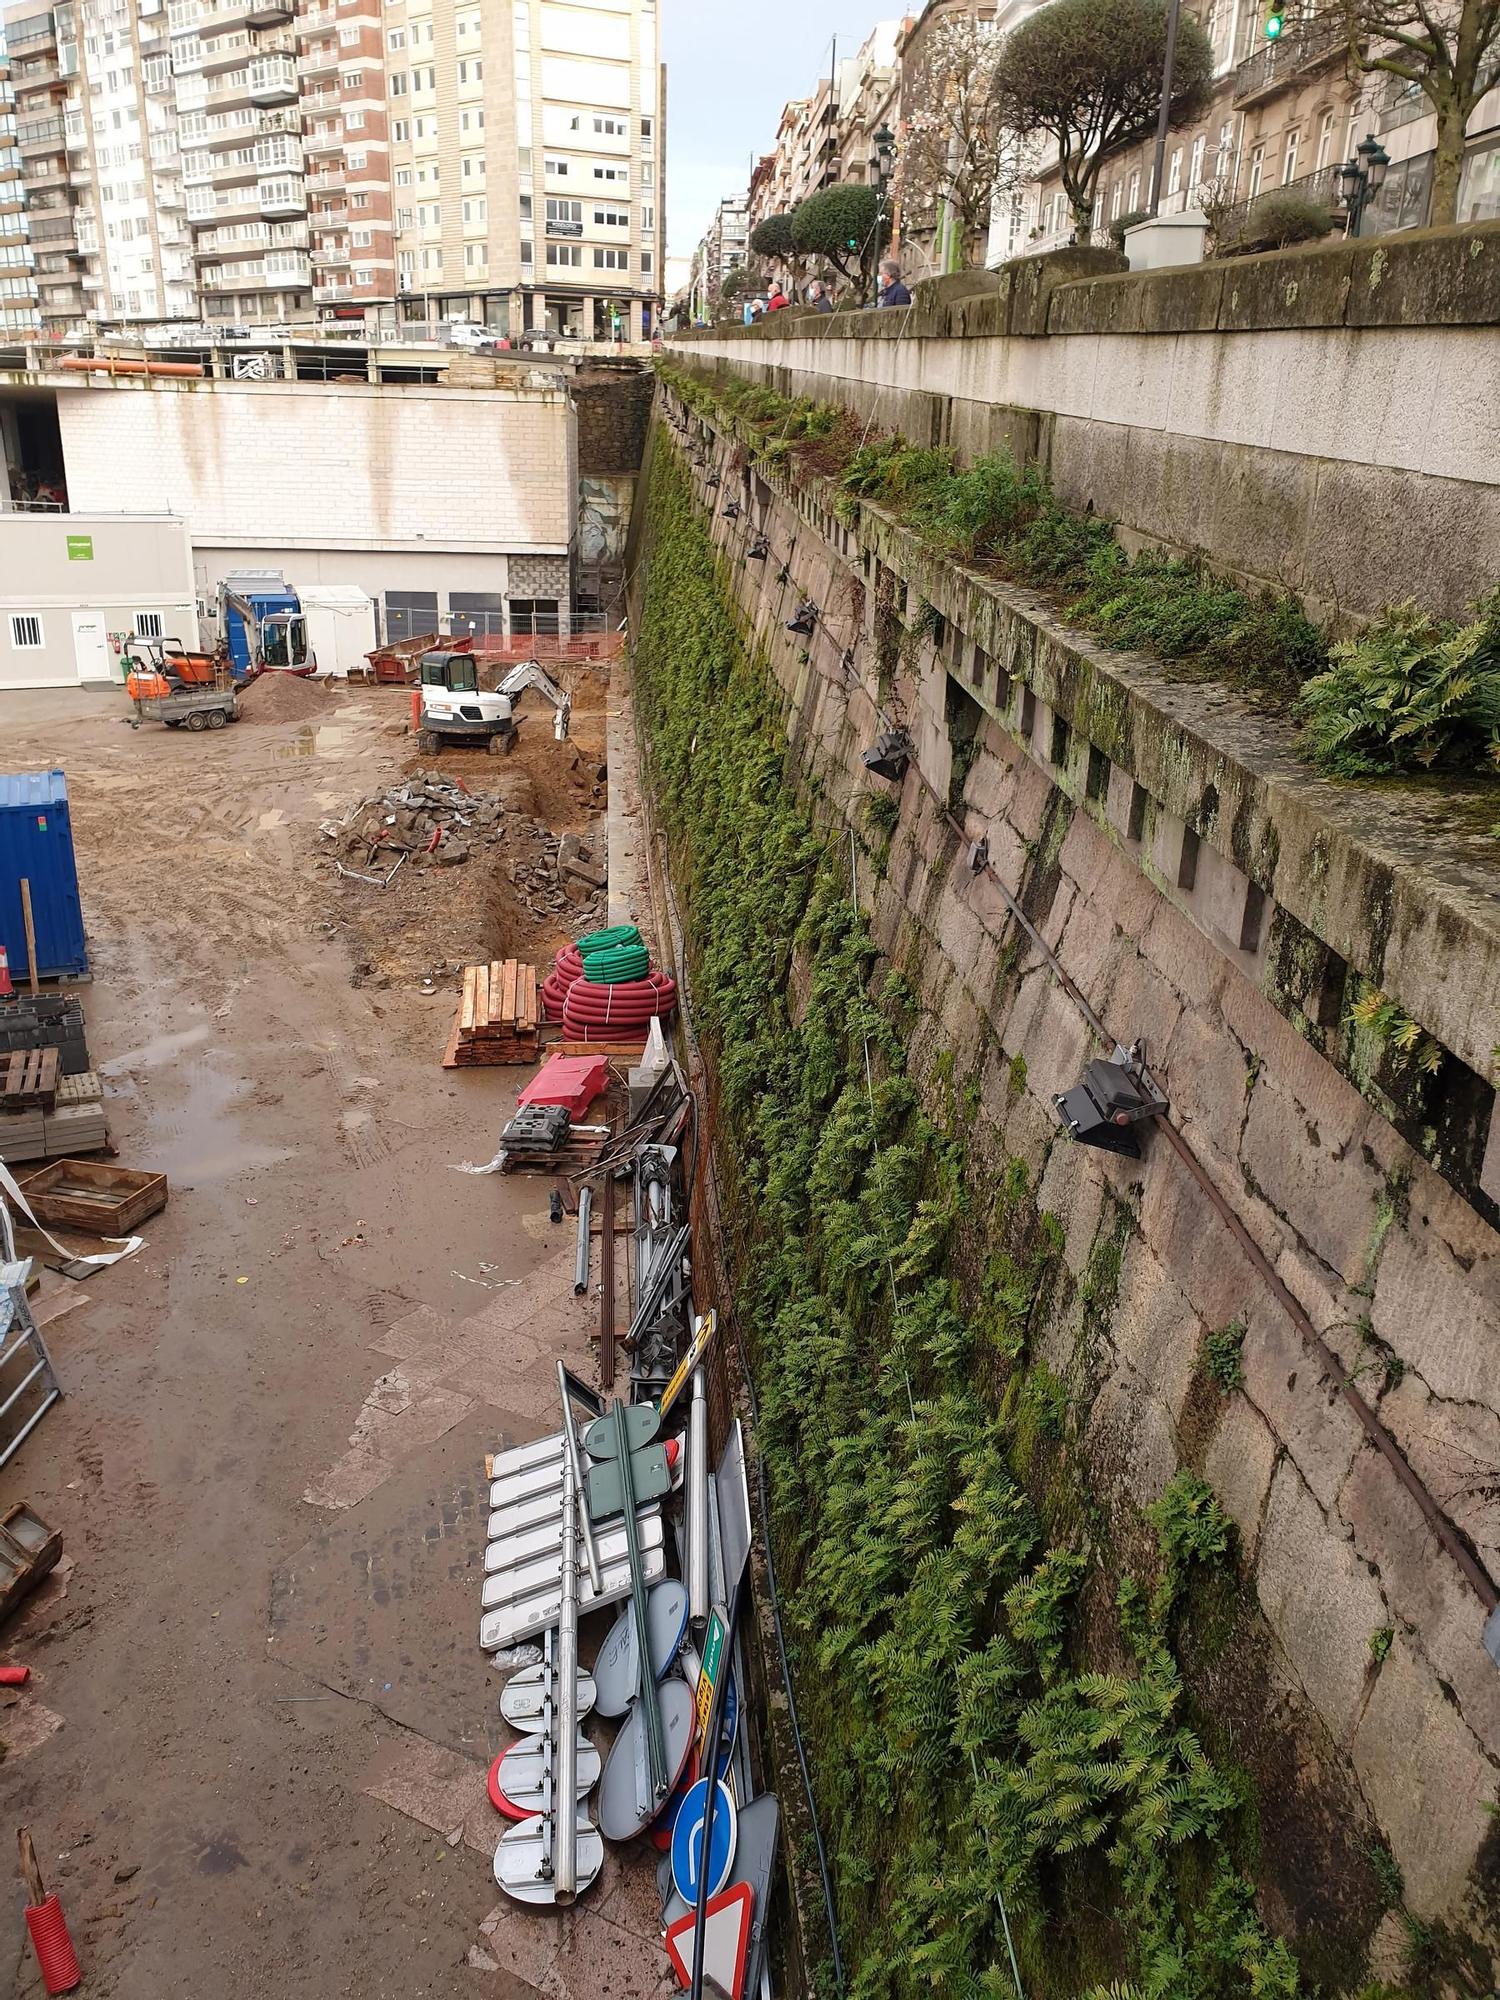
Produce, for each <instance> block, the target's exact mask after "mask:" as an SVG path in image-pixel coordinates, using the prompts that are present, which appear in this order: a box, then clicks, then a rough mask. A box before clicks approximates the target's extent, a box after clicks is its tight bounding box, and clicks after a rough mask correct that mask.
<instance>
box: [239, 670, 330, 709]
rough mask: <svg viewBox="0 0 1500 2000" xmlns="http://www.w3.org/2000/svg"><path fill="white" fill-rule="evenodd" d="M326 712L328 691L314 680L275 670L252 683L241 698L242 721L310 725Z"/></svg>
mask: <svg viewBox="0 0 1500 2000" xmlns="http://www.w3.org/2000/svg"><path fill="white" fill-rule="evenodd" d="M327 713H328V691H327V689H326V688H324V687H323V686H321V685H320V684H319V683H318V682H317V681H312V680H304V679H302V677H301V676H300V675H298V674H285V673H278V672H276V671H275V670H274V669H273V670H272V671H271V672H270V673H265V674H262V675H261V676H260V678H259V679H258V680H253V681H252V682H251V683H250V685H249V687H247V688H246V689H245V690H244V691H243V692H242V693H241V695H240V719H241V720H242V721H244V722H310V721H312V720H313V719H314V718H315V717H317V716H322V715H326V714H327Z"/></svg>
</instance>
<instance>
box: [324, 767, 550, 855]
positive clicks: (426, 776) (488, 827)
mask: <svg viewBox="0 0 1500 2000" xmlns="http://www.w3.org/2000/svg"><path fill="white" fill-rule="evenodd" d="M319 831H320V832H321V834H322V837H323V840H324V841H325V843H326V849H325V851H326V852H327V853H328V854H329V856H330V858H331V859H332V861H333V864H334V866H335V867H336V868H337V869H338V871H339V873H340V874H341V875H353V876H355V877H357V878H358V879H360V880H364V881H372V882H385V881H389V880H390V878H391V877H392V876H393V875H394V874H395V872H396V870H397V869H398V868H400V867H401V866H402V865H403V864H404V863H410V864H411V865H412V866H413V867H432V868H452V867H456V866H458V865H460V864H461V863H463V862H465V861H467V860H468V859H469V858H470V856H471V855H472V854H473V853H474V852H475V851H476V849H479V848H483V847H488V846H493V845H495V844H496V843H498V842H499V841H502V840H503V839H504V838H505V832H506V828H505V807H504V804H503V803H502V801H501V800H499V799H497V798H490V797H486V796H485V795H484V794H483V793H480V792H471V791H469V790H468V788H467V787H466V786H464V785H461V784H458V783H456V782H455V781H454V780H453V779H452V778H445V777H444V776H443V774H442V772H441V771H418V772H416V773H415V774H414V775H413V776H412V777H410V778H406V779H404V780H403V781H402V782H401V783H400V784H398V785H391V786H390V787H388V789H387V790H385V791H383V792H376V793H375V794H374V795H373V797H371V798H368V799H361V800H360V802H359V804H358V805H355V806H351V807H350V808H349V810H348V812H346V813H345V814H344V817H343V818H342V819H341V820H324V822H323V824H322V826H321V828H320V829H319ZM542 831H543V832H545V829H542Z"/></svg>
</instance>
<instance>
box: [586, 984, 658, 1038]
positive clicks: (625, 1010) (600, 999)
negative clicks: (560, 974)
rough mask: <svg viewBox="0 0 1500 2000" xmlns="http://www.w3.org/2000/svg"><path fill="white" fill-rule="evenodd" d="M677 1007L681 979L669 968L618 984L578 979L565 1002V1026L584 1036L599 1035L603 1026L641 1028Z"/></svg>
mask: <svg viewBox="0 0 1500 2000" xmlns="http://www.w3.org/2000/svg"><path fill="white" fill-rule="evenodd" d="M676 1011H677V982H676V980H675V979H672V978H671V977H669V975H668V974H667V973H665V972H653V973H651V974H650V975H649V976H648V977H647V978H645V979H629V980H625V981H623V982H622V983H621V984H619V985H617V986H596V985H594V984H593V982H592V981H591V980H587V979H575V980H574V981H573V983H572V985H571V986H570V987H569V988H568V992H567V997H566V999H565V1000H564V1002H563V1017H562V1018H563V1027H564V1028H565V1029H566V1031H567V1032H568V1034H570V1035H575V1036H578V1037H579V1038H580V1039H581V1038H582V1037H584V1036H587V1035H593V1036H595V1037H598V1035H599V1031H600V1030H601V1029H610V1030H612V1031H615V1032H624V1031H628V1030H635V1029H641V1028H644V1027H646V1026H647V1024H648V1023H649V1022H650V1021H652V1020H654V1019H655V1018H656V1017H657V1016H658V1015H659V1016H660V1017H661V1018H662V1019H664V1020H665V1019H666V1018H667V1017H668V1016H669V1015H671V1014H674V1013H675V1012H676Z"/></svg>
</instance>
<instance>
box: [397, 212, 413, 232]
mask: <svg viewBox="0 0 1500 2000" xmlns="http://www.w3.org/2000/svg"><path fill="white" fill-rule="evenodd" d="M411 225H412V212H411V210H410V209H409V208H398V209H397V210H396V227H397V228H398V229H410V228H411Z"/></svg>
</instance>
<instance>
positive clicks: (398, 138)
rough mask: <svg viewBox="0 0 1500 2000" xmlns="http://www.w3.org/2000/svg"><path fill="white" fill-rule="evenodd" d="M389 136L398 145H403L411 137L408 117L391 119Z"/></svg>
mask: <svg viewBox="0 0 1500 2000" xmlns="http://www.w3.org/2000/svg"><path fill="white" fill-rule="evenodd" d="M391 137H392V139H394V140H395V142H396V144H397V145H398V146H404V145H405V144H406V142H407V140H408V139H409V138H410V137H411V120H410V119H409V118H393V119H392V120H391Z"/></svg>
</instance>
